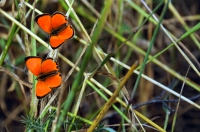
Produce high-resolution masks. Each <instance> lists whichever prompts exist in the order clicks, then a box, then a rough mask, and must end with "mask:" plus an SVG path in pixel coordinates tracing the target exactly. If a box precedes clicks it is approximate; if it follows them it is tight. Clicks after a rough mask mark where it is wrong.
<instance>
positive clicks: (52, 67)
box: [41, 58, 59, 74]
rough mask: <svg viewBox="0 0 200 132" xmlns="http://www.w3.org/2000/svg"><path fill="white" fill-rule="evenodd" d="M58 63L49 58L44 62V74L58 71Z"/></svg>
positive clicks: (42, 68) (42, 69)
mask: <svg viewBox="0 0 200 132" xmlns="http://www.w3.org/2000/svg"><path fill="white" fill-rule="evenodd" d="M58 70H59V67H58V64H57V63H56V62H55V61H54V60H53V59H52V58H47V59H45V60H44V61H43V62H42V67H41V72H42V74H47V73H49V72H52V71H58Z"/></svg>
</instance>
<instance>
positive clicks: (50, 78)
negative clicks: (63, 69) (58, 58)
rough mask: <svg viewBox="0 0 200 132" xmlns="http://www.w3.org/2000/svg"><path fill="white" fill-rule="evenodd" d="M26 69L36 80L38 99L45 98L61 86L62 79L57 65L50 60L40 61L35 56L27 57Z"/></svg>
mask: <svg viewBox="0 0 200 132" xmlns="http://www.w3.org/2000/svg"><path fill="white" fill-rule="evenodd" d="M25 63H26V66H27V68H28V69H29V70H30V71H31V72H32V73H33V75H35V76H36V77H37V78H36V79H37V84H36V96H37V98H38V99H41V98H43V97H45V96H46V95H47V94H49V93H50V92H51V91H52V89H53V88H58V87H59V86H60V85H61V82H62V77H61V75H60V72H59V67H58V64H57V63H56V62H55V61H54V60H53V59H52V58H47V59H45V60H42V59H41V58H40V57H37V56H28V57H26V58H25Z"/></svg>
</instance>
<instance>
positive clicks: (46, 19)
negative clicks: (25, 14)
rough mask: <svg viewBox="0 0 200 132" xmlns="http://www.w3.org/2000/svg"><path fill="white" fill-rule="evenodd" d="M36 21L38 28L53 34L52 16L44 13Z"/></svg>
mask: <svg viewBox="0 0 200 132" xmlns="http://www.w3.org/2000/svg"><path fill="white" fill-rule="evenodd" d="M35 21H36V23H37V24H38V26H39V27H40V28H41V29H42V30H43V31H45V32H46V33H48V34H50V33H51V32H52V27H51V15H50V14H47V13H44V14H41V15H38V16H36V17H35Z"/></svg>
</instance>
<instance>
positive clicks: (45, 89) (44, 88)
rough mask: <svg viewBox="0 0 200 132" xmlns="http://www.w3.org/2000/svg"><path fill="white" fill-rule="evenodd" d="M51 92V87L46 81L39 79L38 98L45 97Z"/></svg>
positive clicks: (37, 85)
mask: <svg viewBox="0 0 200 132" xmlns="http://www.w3.org/2000/svg"><path fill="white" fill-rule="evenodd" d="M50 92H51V88H50V87H49V86H48V85H47V84H46V83H45V81H41V80H38V82H37V84H36V96H37V98H38V99H41V98H43V97H44V96H46V95H47V94H49V93H50Z"/></svg>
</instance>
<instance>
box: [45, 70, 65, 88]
mask: <svg viewBox="0 0 200 132" xmlns="http://www.w3.org/2000/svg"><path fill="white" fill-rule="evenodd" d="M61 82H62V77H61V75H60V73H58V74H56V75H55V76H51V77H48V78H46V79H45V83H46V84H47V85H48V86H49V87H50V88H57V87H59V86H60V85H61Z"/></svg>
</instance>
